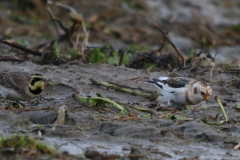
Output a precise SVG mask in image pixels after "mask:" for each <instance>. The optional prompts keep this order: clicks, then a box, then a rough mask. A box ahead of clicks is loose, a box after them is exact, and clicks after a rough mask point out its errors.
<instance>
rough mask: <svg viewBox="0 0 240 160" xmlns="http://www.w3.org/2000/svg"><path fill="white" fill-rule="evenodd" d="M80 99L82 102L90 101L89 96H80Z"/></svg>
mask: <svg viewBox="0 0 240 160" xmlns="http://www.w3.org/2000/svg"><path fill="white" fill-rule="evenodd" d="M78 101H80V102H87V101H88V97H78Z"/></svg>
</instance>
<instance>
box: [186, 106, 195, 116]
mask: <svg viewBox="0 0 240 160" xmlns="http://www.w3.org/2000/svg"><path fill="white" fill-rule="evenodd" d="M186 108H188V109H190V110H191V112H192V114H193V116H194V118H195V119H197V118H196V115H195V113H194V110H192V108H191V107H189V106H187V105H186Z"/></svg>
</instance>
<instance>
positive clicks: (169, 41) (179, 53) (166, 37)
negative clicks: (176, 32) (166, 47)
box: [154, 24, 186, 67]
mask: <svg viewBox="0 0 240 160" xmlns="http://www.w3.org/2000/svg"><path fill="white" fill-rule="evenodd" d="M154 25H155V26H156V27H157V29H158V30H159V31H160V32H161V33H162V35H163V37H164V38H165V39H166V40H167V41H168V43H170V44H171V45H172V47H173V48H174V50H175V51H176V52H177V54H178V56H179V57H180V58H181V59H182V67H185V66H186V62H185V59H184V57H183V55H182V54H181V52H180V51H179V50H178V49H177V47H176V46H175V45H174V44H173V43H172V41H171V40H170V39H169V38H168V36H167V35H166V34H165V33H164V32H163V31H162V29H161V28H160V27H158V26H157V25H156V24H154Z"/></svg>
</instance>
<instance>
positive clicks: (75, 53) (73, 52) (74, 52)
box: [69, 48, 82, 60]
mask: <svg viewBox="0 0 240 160" xmlns="http://www.w3.org/2000/svg"><path fill="white" fill-rule="evenodd" d="M69 54H70V55H71V57H72V58H73V59H77V60H79V59H80V58H81V57H82V55H81V54H78V50H77V48H72V49H71V50H70V52H69Z"/></svg>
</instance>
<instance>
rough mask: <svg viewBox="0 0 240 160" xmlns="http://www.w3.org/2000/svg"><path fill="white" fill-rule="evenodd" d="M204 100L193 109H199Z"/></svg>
mask: <svg viewBox="0 0 240 160" xmlns="http://www.w3.org/2000/svg"><path fill="white" fill-rule="evenodd" d="M203 102H204V101H202V102H201V103H199V104H198V105H197V106H196V107H194V108H193V111H197V110H199V108H200V107H201V106H202V104H203Z"/></svg>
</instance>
